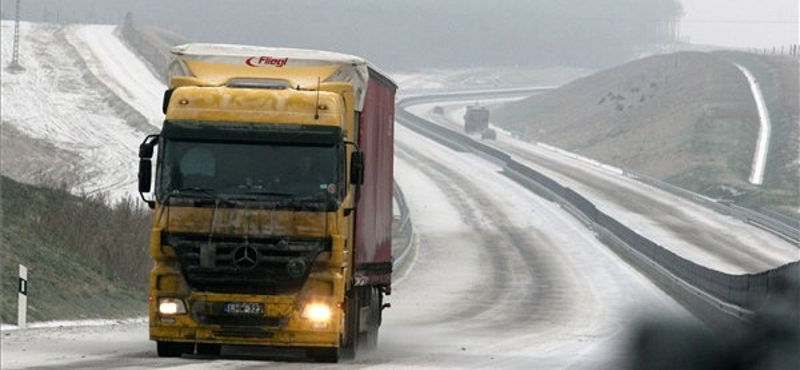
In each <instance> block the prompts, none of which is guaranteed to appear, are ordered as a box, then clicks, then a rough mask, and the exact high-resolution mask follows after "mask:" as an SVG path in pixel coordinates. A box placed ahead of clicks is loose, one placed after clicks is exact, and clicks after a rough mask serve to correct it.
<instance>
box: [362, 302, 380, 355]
mask: <svg viewBox="0 0 800 370" xmlns="http://www.w3.org/2000/svg"><path fill="white" fill-rule="evenodd" d="M365 293H366V294H365V295H366V296H365V297H364V300H365V301H366V302H369V319H368V321H367V322H368V323H369V328H368V329H367V331H365V332H363V333H360V335H359V336H358V337H359V338H358V346H359V347H360V348H364V349H365V350H367V351H374V350H375V349H377V348H378V328H380V325H381V314H382V312H381V310H382V305H383V302H382V299H381V292H380V291H379V290H378V288H374V287H373V288H370V289H369V290H366V291H365Z"/></svg>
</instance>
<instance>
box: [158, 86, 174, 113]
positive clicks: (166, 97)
mask: <svg viewBox="0 0 800 370" xmlns="http://www.w3.org/2000/svg"><path fill="white" fill-rule="evenodd" d="M173 92H175V89H169V90H167V91H164V100H163V101H161V112H163V113H164V114H167V108H169V100H170V99H172V93H173Z"/></svg>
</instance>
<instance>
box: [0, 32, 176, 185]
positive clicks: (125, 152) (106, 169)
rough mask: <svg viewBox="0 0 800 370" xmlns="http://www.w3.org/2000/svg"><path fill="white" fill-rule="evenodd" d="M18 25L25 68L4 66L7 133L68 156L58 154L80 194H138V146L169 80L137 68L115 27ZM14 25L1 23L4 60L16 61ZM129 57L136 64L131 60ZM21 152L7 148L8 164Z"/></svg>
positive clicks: (16, 161) (35, 171) (44, 169)
mask: <svg viewBox="0 0 800 370" xmlns="http://www.w3.org/2000/svg"><path fill="white" fill-rule="evenodd" d="M20 26H21V27H20V44H19V56H20V57H19V61H20V64H21V65H22V67H23V68H24V71H22V72H20V73H11V72H10V71H8V70H7V69H6V68H3V69H2V75H1V76H0V77H1V78H2V122H3V126H4V130H3V131H4V133H5V132H7V130H11V129H12V128H13V129H15V130H16V131H18V132H19V133H20V134H21V135H23V136H24V137H25V138H26V139H27V140H30V141H37V142H46V143H48V144H50V145H52V146H54V147H55V150H57V151H58V152H60V153H68V155H66V156H64V155H62V156H61V157H62V158H66V159H65V160H66V161H67V162H68V163H69V169H68V170H69V171H70V172H72V173H73V175H75V178H74V179H72V180H70V184H69V185H71V186H72V188H73V191H75V192H80V193H88V194H97V193H107V194H108V195H109V197H110V198H111V199H121V198H123V197H136V196H137V193H136V172H137V153H138V146H139V143H140V142H141V141H142V139H143V138H144V136H145V135H147V134H150V133H153V132H155V131H157V129H155V128H154V127H153V126H154V125H156V124H157V122H158V120H159V119H160V118H159V117H158V115H157V114H156V113H160V111H159V108H160V106H161V101H160V97H159V98H156V97H157V96H160V94H161V93H163V91H164V84H162V83H161V82H159V81H158V80H157V79H156V78H155V77H153V74H152V73H150V72H149V71H147V72H143V71H139V70H136V69H141V68H143V67H142V66H143V64H142V63H141V62H140V61H138V60H136V59H135V58H136V57H135V55H134V54H133V53H132V52H131V51H130V50H128V49H127V48H125V46H124V44H123V43H122V42H121V41H120V40H119V39H118V38H117V36H115V35H114V29H115V26H83V25H67V26H64V25H52V24H31V23H24V22H23V23H21V25H20ZM13 27H14V24H13V22H8V21H3V22H2V40H1V41H2V43H1V44H2V59H3V64H6V61H9V60H11V56H12V52H13V37H14V32H13V29H14V28H13ZM131 58H133V59H131ZM131 60H135V61H136V63H126V61H131ZM132 68H133V69H132ZM87 69H88V71H89V72H87ZM105 71H114V72H105ZM111 73H113V75H112V74H111ZM148 106H150V107H148ZM154 112H156V113H154ZM143 117H144V118H143ZM6 126H11V127H8V128H6ZM16 155H17V153H14V152H11V151H9V150H4V151H3V158H2V160H3V167H4V168H6V167H8V166H13V165H17V164H19V163H23V162H24V158H19V157H15V156H16ZM17 171H28V174H27V176H25V174H23V176H22V177H24V178H27V179H35V178H36V177H37V176H38V175H37V174H43V175H44V176H45V177H46V176H48V175H47V174H53V173H57V171H54V170H53V169H52V168H47V166H46V165H44V166H41V168H36V167H31V168H24V169H17ZM4 173H5V171H4ZM49 180H55V181H63V179H49Z"/></svg>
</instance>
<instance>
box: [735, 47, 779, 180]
mask: <svg viewBox="0 0 800 370" xmlns="http://www.w3.org/2000/svg"><path fill="white" fill-rule="evenodd" d="M734 65H736V68H739V70H740V71H742V73H743V74H744V76H745V77H746V78H747V82H748V83H749V84H750V91H751V92H752V93H753V99H755V101H756V108H757V109H758V123H759V130H758V140H757V141H756V150H755V153H754V154H753V166H752V169H751V170H750V179H749V181H750V183H751V184H754V185H761V184H762V183H763V182H764V167H765V166H766V165H767V155H768V154H769V140H770V135H772V123H771V122H770V119H769V112H768V111H767V104H766V103H765V102H764V95H763V94H762V93H761V87H760V86H759V84H758V81H757V80H756V78H755V76H753V74H752V73H750V71H749V70H747V68H745V67H743V66H741V65H739V64H737V63H734Z"/></svg>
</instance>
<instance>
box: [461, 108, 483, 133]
mask: <svg viewBox="0 0 800 370" xmlns="http://www.w3.org/2000/svg"><path fill="white" fill-rule="evenodd" d="M487 128H489V109H488V108H486V107H482V106H480V105H477V104H476V105H469V106H467V112H466V113H464V132H466V133H467V134H471V133H475V132H483V131H484V130H486V129H487Z"/></svg>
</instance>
